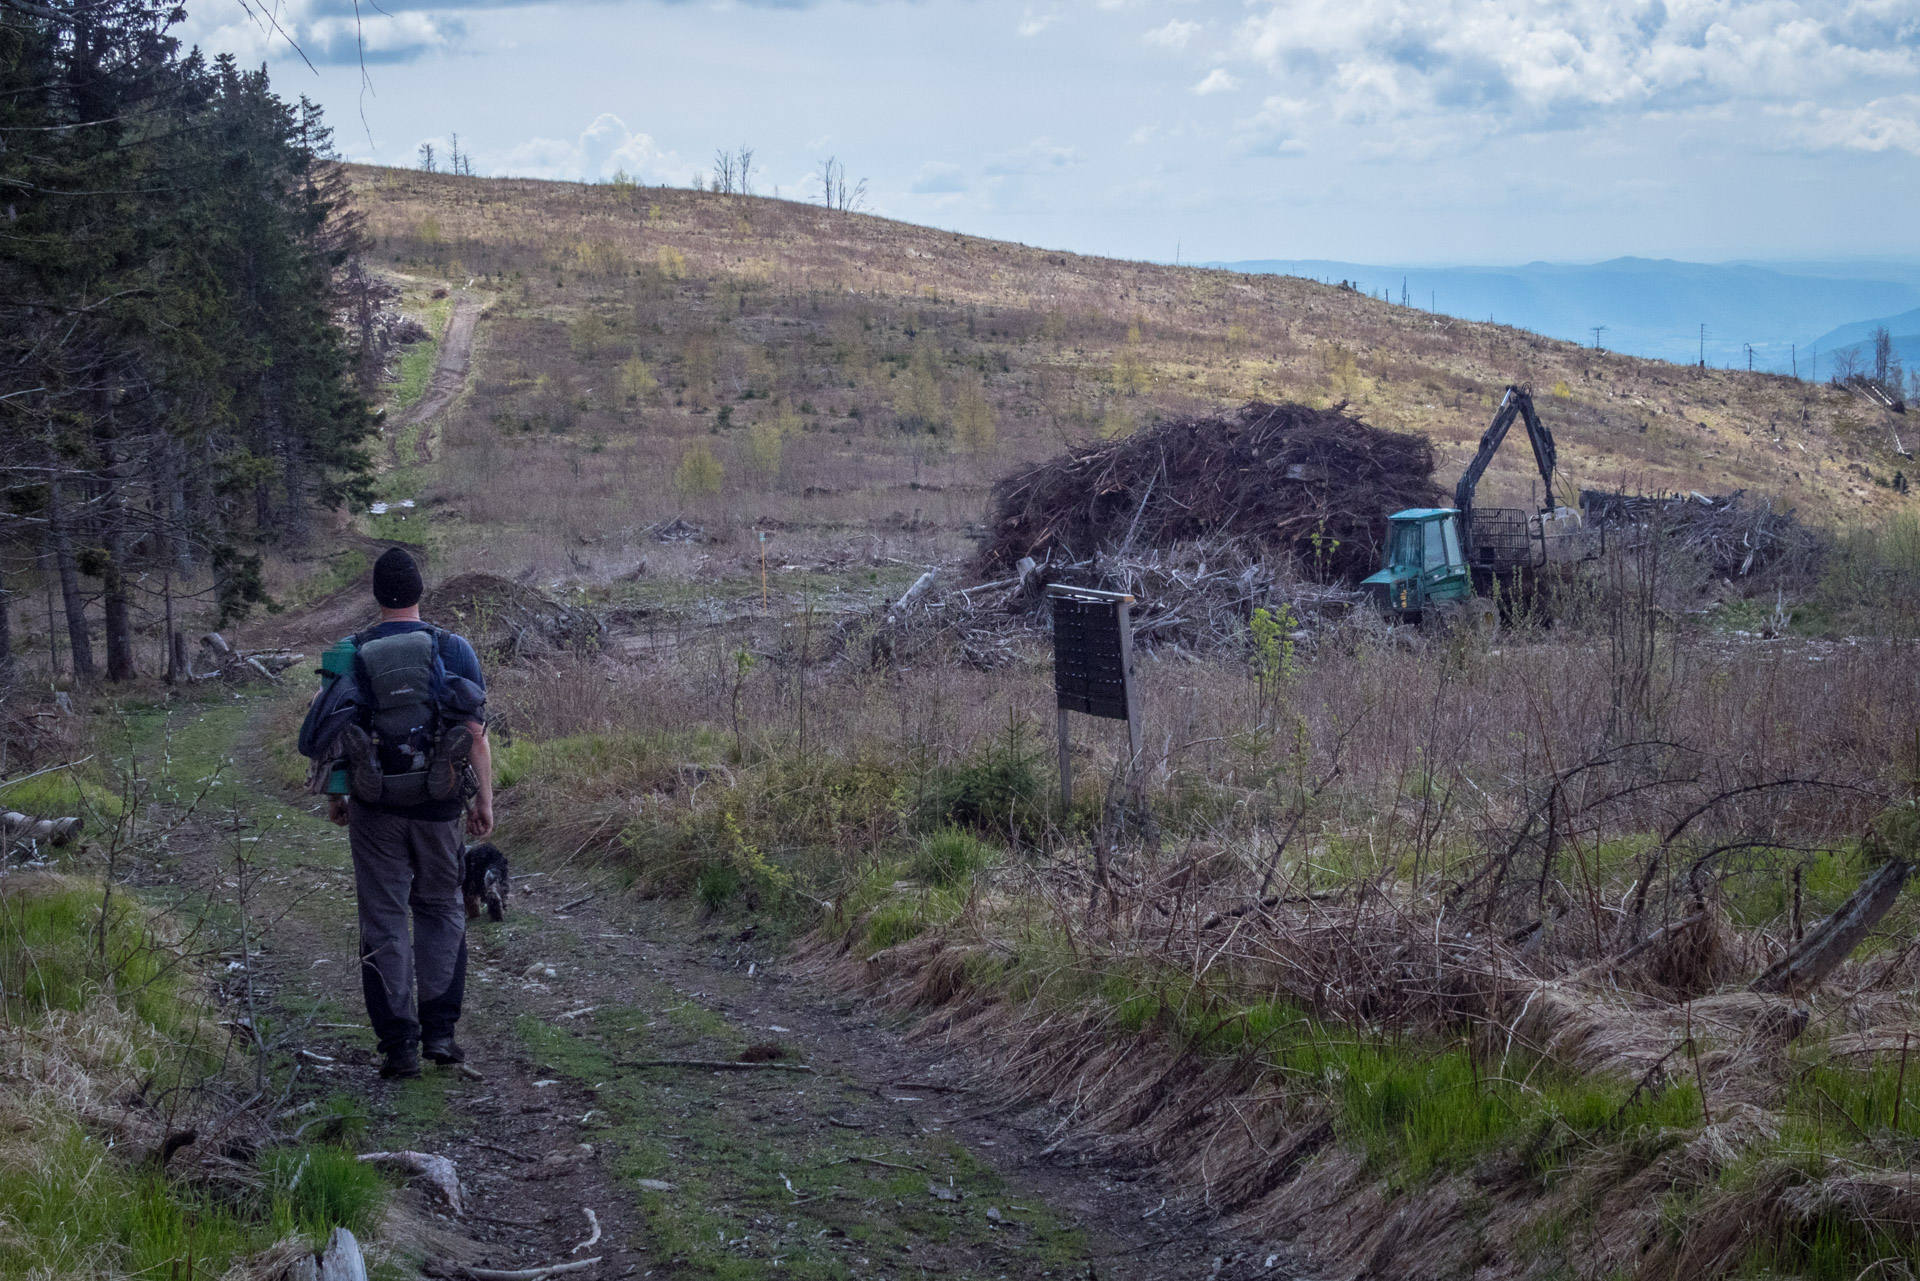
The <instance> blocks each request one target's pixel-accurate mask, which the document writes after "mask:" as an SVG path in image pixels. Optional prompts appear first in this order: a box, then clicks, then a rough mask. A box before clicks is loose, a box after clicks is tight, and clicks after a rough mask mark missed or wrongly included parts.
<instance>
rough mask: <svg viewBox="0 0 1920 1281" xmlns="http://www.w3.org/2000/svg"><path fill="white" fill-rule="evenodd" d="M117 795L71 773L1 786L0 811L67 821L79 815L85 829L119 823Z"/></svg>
mask: <svg viewBox="0 0 1920 1281" xmlns="http://www.w3.org/2000/svg"><path fill="white" fill-rule="evenodd" d="M123 808H124V807H123V805H122V803H121V799H120V796H119V794H118V793H116V792H114V791H113V789H112V788H109V787H105V786H103V785H102V784H100V783H99V782H98V781H96V780H94V779H90V778H87V777H84V776H82V775H80V774H77V773H75V772H74V771H73V770H71V769H57V770H53V771H52V772H50V773H46V774H40V775H37V776H29V777H26V778H19V779H15V780H14V781H13V782H11V783H0V809H5V810H18V811H19V812H20V813H22V814H25V815H27V816H28V817H30V818H66V817H67V816H69V815H78V816H79V817H81V818H83V819H85V820H87V826H88V827H90V828H97V827H98V826H99V825H100V824H101V823H102V822H106V823H111V822H113V820H115V819H118V818H119V817H120V814H121V812H122V810H123Z"/></svg>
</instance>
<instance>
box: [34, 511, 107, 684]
mask: <svg viewBox="0 0 1920 1281" xmlns="http://www.w3.org/2000/svg"><path fill="white" fill-rule="evenodd" d="M48 494H49V503H48V507H47V532H48V535H49V537H51V538H52V540H53V559H54V564H55V565H57V566H58V567H59V571H60V596H61V599H62V600H63V601H64V603H65V605H66V610H67V649H68V652H69V654H70V655H71V656H72V658H73V680H74V683H75V684H76V685H91V684H93V682H94V681H95V680H96V679H98V677H99V672H98V670H97V669H95V667H94V665H93V639H92V638H91V637H90V636H88V635H87V601H86V597H84V596H82V595H81V594H80V567H79V566H78V565H77V564H75V563H74V559H73V529H72V528H71V525H70V523H69V522H70V519H71V518H70V517H69V516H68V514H67V509H66V505H65V503H63V502H62V500H61V484H60V482H59V481H58V480H56V481H54V482H53V483H52V484H51V485H50V486H48Z"/></svg>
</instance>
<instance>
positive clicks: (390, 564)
mask: <svg viewBox="0 0 1920 1281" xmlns="http://www.w3.org/2000/svg"><path fill="white" fill-rule="evenodd" d="M425 590H426V585H425V584H423V583H422V582H421V581H420V567H419V566H418V565H416V564H414V563H413V557H411V556H409V555H407V554H406V553H405V552H403V551H401V550H400V549H399V548H398V547H390V548H388V549H387V550H386V552H384V553H383V554H382V555H381V557H380V559H379V560H376V561H375V562H373V598H374V599H375V600H377V601H379V602H380V604H381V605H382V606H383V607H385V608H387V609H405V608H406V607H407V606H409V605H418V604H419V603H420V594H421V593H422V592H423V591H425Z"/></svg>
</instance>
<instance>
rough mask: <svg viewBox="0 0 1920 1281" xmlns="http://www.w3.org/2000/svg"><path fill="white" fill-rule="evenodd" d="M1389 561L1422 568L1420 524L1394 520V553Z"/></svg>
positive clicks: (1391, 563) (1407, 566) (1406, 566)
mask: <svg viewBox="0 0 1920 1281" xmlns="http://www.w3.org/2000/svg"><path fill="white" fill-rule="evenodd" d="M1387 563H1388V564H1390V565H1400V566H1403V567H1405V568H1407V569H1418V568H1420V526H1418V525H1416V524H1412V523H1403V522H1400V521H1395V522H1394V526H1393V555H1392V557H1391V558H1389V560H1388V562H1387Z"/></svg>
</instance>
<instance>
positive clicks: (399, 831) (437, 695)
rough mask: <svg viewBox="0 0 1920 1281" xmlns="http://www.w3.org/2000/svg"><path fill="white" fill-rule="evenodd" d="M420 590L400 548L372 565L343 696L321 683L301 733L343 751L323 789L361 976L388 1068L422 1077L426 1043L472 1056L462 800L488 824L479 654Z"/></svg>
mask: <svg viewBox="0 0 1920 1281" xmlns="http://www.w3.org/2000/svg"><path fill="white" fill-rule="evenodd" d="M422 590H423V585H422V583H421V580H420V567H419V566H418V565H416V564H415V563H414V560H413V557H411V556H409V555H408V554H407V553H406V552H404V551H402V550H401V549H400V548H398V547H395V548H392V549H390V550H389V551H387V552H386V553H385V554H384V555H382V556H381V557H380V559H379V560H378V561H376V562H375V563H374V566H373V596H374V599H375V600H376V601H378V602H379V604H380V622H379V623H377V624H376V625H374V626H373V627H370V628H368V629H367V630H365V631H363V632H360V633H359V634H358V635H356V636H355V637H354V638H353V645H354V647H355V653H354V658H353V665H352V678H353V679H352V680H351V681H344V680H343V681H341V682H339V685H340V686H341V687H343V692H342V693H341V694H339V695H338V696H337V697H336V698H335V699H334V701H335V702H336V703H337V704H338V706H337V707H335V708H332V709H329V708H327V707H324V706H323V704H325V703H327V702H328V700H329V697H330V694H329V692H326V691H323V693H322V694H321V696H320V697H319V698H316V699H315V703H314V708H313V709H311V710H310V711H309V713H308V722H309V725H308V727H307V728H303V729H302V731H301V740H302V747H301V750H302V751H307V750H308V747H309V739H310V738H313V739H315V740H316V741H317V742H318V743H319V744H320V745H321V747H322V749H323V750H317V751H312V752H309V753H308V754H309V755H313V756H315V757H316V758H319V757H321V756H325V757H328V758H335V757H343V758H344V759H345V763H346V769H347V778H348V788H349V793H350V795H349V796H331V797H329V798H328V817H329V818H331V819H332V820H333V821H334V822H335V823H338V824H340V825H342V826H343V827H345V828H346V829H347V834H348V841H349V843H350V844H351V846H352V848H353V880H354V892H355V896H356V898H357V899H358V901H359V915H360V986H361V989H362V991H363V992H364V993H365V995H366V1000H367V1018H368V1020H369V1021H370V1022H371V1023H372V1025H373V1031H374V1035H375V1037H376V1038H378V1040H379V1045H380V1052H381V1054H382V1055H383V1056H384V1059H383V1061H382V1063H381V1065H380V1075H381V1076H383V1077H389V1078H394V1077H417V1076H419V1075H420V1056H421V1055H422V1054H424V1055H426V1057H427V1058H429V1059H432V1060H433V1061H434V1062H435V1063H440V1064H452V1063H461V1062H464V1061H465V1059H466V1055H465V1053H464V1052H463V1051H462V1050H461V1048H460V1044H459V1042H457V1041H456V1040H454V1025H455V1024H456V1023H457V1022H459V1019H460V1001H461V996H462V994H463V992H464V991H465V988H466V978H467V923H466V909H465V904H464V902H463V900H462V897H461V882H462V877H463V870H464V855H465V843H464V842H463V841H462V839H461V836H460V826H461V823H460V819H461V814H462V812H463V811H464V813H465V815H466V830H467V831H468V832H469V833H471V834H472V835H473V836H475V837H484V836H486V835H487V834H488V833H490V832H491V831H492V830H493V762H492V753H491V751H490V749H489V748H488V746H487V730H486V722H485V720H484V719H483V718H484V715H485V706H486V682H485V679H484V678H483V677H482V675H481V673H480V660H479V658H478V657H477V656H476V655H475V654H474V652H473V646H472V645H470V644H468V643H467V641H466V639H465V638H464V637H461V636H457V635H455V634H454V633H452V632H448V631H442V630H441V629H440V628H437V627H434V626H433V625H431V624H429V623H425V622H422V621H421V619H420V596H421V592H422ZM328 716H331V719H326V718H327V717H328ZM316 719H324V720H325V726H324V727H322V728H319V729H317V730H316V729H315V722H316ZM335 726H337V727H338V728H337V729H335V728H333V727H335ZM328 730H331V731H332V732H331V733H328ZM310 731H311V732H310ZM322 735H324V737H322ZM409 915H411V918H412V937H411V941H409V937H408V918H409ZM416 987H417V988H418V992H419V1006H418V1009H417V1011H416V1009H415V1006H414V992H415V988H416Z"/></svg>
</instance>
